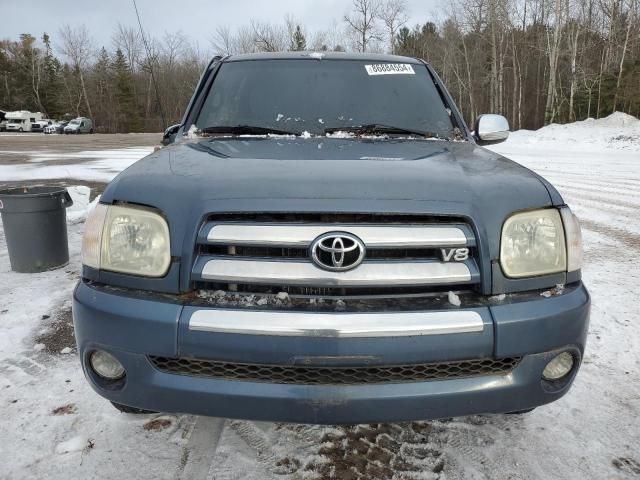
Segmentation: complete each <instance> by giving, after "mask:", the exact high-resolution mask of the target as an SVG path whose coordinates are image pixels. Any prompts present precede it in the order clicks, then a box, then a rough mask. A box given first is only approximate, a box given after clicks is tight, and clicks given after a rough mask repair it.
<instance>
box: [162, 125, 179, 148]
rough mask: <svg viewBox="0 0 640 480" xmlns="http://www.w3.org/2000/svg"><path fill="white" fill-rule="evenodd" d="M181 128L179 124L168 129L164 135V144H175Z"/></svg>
mask: <svg viewBox="0 0 640 480" xmlns="http://www.w3.org/2000/svg"><path fill="white" fill-rule="evenodd" d="M181 126H182V125H180V124H179V123H177V124H175V125H171V126H170V127H168V128H167V129H166V130H165V131H164V134H163V135H162V144H163V145H169V144H170V143H173V142H174V141H175V139H176V133H178V130H180V127H181Z"/></svg>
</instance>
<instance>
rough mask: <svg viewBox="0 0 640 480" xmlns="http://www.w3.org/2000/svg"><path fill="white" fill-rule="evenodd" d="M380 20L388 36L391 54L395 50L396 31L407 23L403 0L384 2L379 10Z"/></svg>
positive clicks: (407, 18)
mask: <svg viewBox="0 0 640 480" xmlns="http://www.w3.org/2000/svg"><path fill="white" fill-rule="evenodd" d="M380 20H382V23H384V26H385V28H386V30H387V35H389V48H390V51H391V53H395V50H396V35H397V33H398V30H399V29H400V28H402V27H404V26H405V25H406V24H407V22H408V21H409V15H408V14H407V3H406V1H405V0H386V2H385V3H384V4H383V5H382V7H381V8H380Z"/></svg>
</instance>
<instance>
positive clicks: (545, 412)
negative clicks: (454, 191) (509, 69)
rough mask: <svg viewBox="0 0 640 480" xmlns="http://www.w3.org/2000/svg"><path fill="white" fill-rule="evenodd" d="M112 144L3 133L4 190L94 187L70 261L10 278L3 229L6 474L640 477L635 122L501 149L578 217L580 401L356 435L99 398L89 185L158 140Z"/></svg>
mask: <svg viewBox="0 0 640 480" xmlns="http://www.w3.org/2000/svg"><path fill="white" fill-rule="evenodd" d="M111 137H115V136H108V135H93V136H86V137H82V140H78V141H84V142H86V143H83V144H78V145H76V146H74V147H72V148H70V147H64V146H63V144H62V143H59V142H58V140H56V139H53V140H50V141H49V140H42V138H46V137H44V136H41V135H38V136H36V135H33V136H29V135H25V136H15V135H14V136H10V135H0V185H3V186H6V185H13V184H24V182H35V183H40V182H46V183H57V184H59V183H63V184H65V185H82V186H80V187H76V188H72V189H71V191H72V194H73V196H74V201H75V205H74V206H73V207H72V209H71V210H70V211H69V212H68V229H69V245H70V255H71V260H70V263H69V264H68V266H66V267H64V268H61V269H58V270H55V271H50V272H46V273H42V274H35V275H34V274H31V275H27V274H18V273H14V272H11V270H10V266H9V258H8V253H7V248H6V244H5V240H4V232H3V230H2V229H1V228H0V291H1V292H2V293H1V294H0V409H1V411H2V416H1V417H0V459H1V461H0V479H11V480H13V479H32V478H47V479H65V480H68V479H75V478H82V479H85V478H87V479H88V478H91V479H99V478H105V479H106V478H108V479H114V478H116V479H118V478H122V479H128V478H136V479H174V478H193V479H197V478H210V479H235V478H238V479H239V478H249V479H256V480H258V479H260V480H262V479H268V478H287V479H316V478H318V479H319V478H339V479H356V478H363V479H387V478H397V479H409V478H420V479H431V478H433V479H437V478H441V479H481V478H491V479H520V478H522V479H534V478H536V479H537V478H540V479H548V478H562V479H583V478H597V479H605V478H606V479H625V478H639V477H640V450H639V449H638V445H639V444H640V419H639V418H640V378H639V375H638V374H639V372H640V323H639V322H638V318H639V317H640V315H639V314H640V307H639V306H638V303H637V299H636V297H635V295H637V294H638V291H640V222H639V219H640V121H639V120H637V119H635V118H633V117H629V116H627V115H624V114H614V115H612V116H611V117H608V118H606V119H601V120H588V121H585V122H578V123H575V124H570V125H564V126H559V125H551V126H549V127H546V128H544V129H542V130H539V131H537V132H527V131H520V132H515V133H514V134H512V136H511V137H510V139H509V140H508V141H507V142H506V143H504V144H501V145H497V146H495V147H492V148H493V149H494V150H496V151H498V152H499V153H502V154H504V155H506V156H508V157H510V158H512V159H514V160H516V161H518V162H520V163H522V164H523V165H525V166H527V167H529V168H531V169H533V170H534V171H536V172H537V173H539V174H541V175H542V176H544V177H545V178H547V179H548V180H549V181H550V182H551V183H552V184H554V185H555V186H556V187H557V188H558V189H559V191H560V193H561V194H562V195H563V197H564V199H565V200H566V202H567V203H568V204H569V205H570V206H571V207H572V208H573V210H574V211H575V212H576V214H577V215H578V216H579V217H580V219H581V222H582V228H583V235H584V242H585V267H584V271H583V278H584V280H585V282H586V284H587V286H588V288H589V290H590V292H591V294H592V297H593V298H592V301H593V306H592V313H591V327H590V333H589V340H588V345H587V351H586V354H585V358H584V363H583V366H582V370H581V372H580V374H579V375H578V377H577V379H576V382H575V384H574V386H573V388H572V390H571V391H570V392H569V394H568V395H567V396H565V397H563V398H562V399H561V400H559V401H558V402H555V403H553V404H550V405H547V406H543V407H540V408H538V409H537V410H535V411H533V412H531V413H529V414H527V415H522V416H518V415H491V416H489V415H487V416H484V415H478V416H470V417H462V418H454V419H447V420H440V421H433V422H414V423H410V424H390V425H386V424H380V425H359V426H353V427H316V426H302V425H285V424H270V423H260V422H245V421H236V420H222V419H211V418H197V417H193V416H189V415H182V416H175V415H162V414H155V415H139V416H134V415H128V414H121V413H119V412H118V411H116V410H115V409H114V408H113V407H112V406H111V405H110V404H109V403H108V402H107V401H105V400H103V399H102V398H101V397H99V396H98V395H97V394H95V393H94V392H93V391H92V390H91V388H90V387H89V385H88V384H87V383H86V382H85V380H84V378H83V375H82V372H81V369H80V365H79V361H78V359H77V357H76V350H75V346H74V340H73V326H72V322H71V312H70V308H71V306H70V300H71V292H72V289H73V286H74V284H75V282H77V280H78V276H79V271H80V242H81V235H82V231H83V228H84V218H85V217H86V213H87V209H88V205H89V201H90V200H91V199H92V198H93V197H94V196H95V194H96V192H95V191H94V192H93V193H90V191H89V187H92V188H94V190H96V189H97V190H100V189H101V186H102V185H103V183H104V182H107V181H109V180H110V179H111V178H113V176H115V175H116V174H117V172H118V171H120V170H122V169H123V168H126V166H128V165H129V164H131V163H132V162H134V161H135V160H137V159H138V158H141V157H142V156H144V155H146V154H148V153H150V152H151V151H152V150H153V147H154V143H155V142H156V140H159V138H160V136H159V135H156V136H155V137H151V136H139V137H136V136H132V137H128V139H126V140H125V139H123V140H122V141H111V140H109V139H110V138H111ZM28 138H32V139H33V140H28ZM85 138H86V139H93V140H84V139H85ZM73 141H76V140H73ZM105 142H106V143H105ZM257 408H259V406H257Z"/></svg>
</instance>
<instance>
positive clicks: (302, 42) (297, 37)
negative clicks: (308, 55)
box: [289, 25, 307, 52]
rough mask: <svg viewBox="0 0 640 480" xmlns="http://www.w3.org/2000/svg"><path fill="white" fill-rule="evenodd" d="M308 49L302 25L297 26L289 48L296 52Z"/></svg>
mask: <svg viewBox="0 0 640 480" xmlns="http://www.w3.org/2000/svg"><path fill="white" fill-rule="evenodd" d="M306 49H307V39H306V38H305V36H304V33H302V29H301V28H300V25H297V26H296V30H295V32H293V37H292V38H291V44H290V45H289V50H292V51H295V52H301V51H303V50H306Z"/></svg>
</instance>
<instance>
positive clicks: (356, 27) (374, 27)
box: [344, 0, 382, 52]
mask: <svg viewBox="0 0 640 480" xmlns="http://www.w3.org/2000/svg"><path fill="white" fill-rule="evenodd" d="M380 11H381V4H380V0H353V6H352V11H351V13H350V14H349V15H345V16H344V21H345V23H346V24H347V28H348V30H350V32H351V33H352V34H353V36H354V38H355V44H356V48H357V50H358V51H360V52H366V51H367V49H368V48H369V47H370V44H371V42H373V41H381V40H382V34H381V33H380V29H379V26H378V23H377V22H378V18H380Z"/></svg>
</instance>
